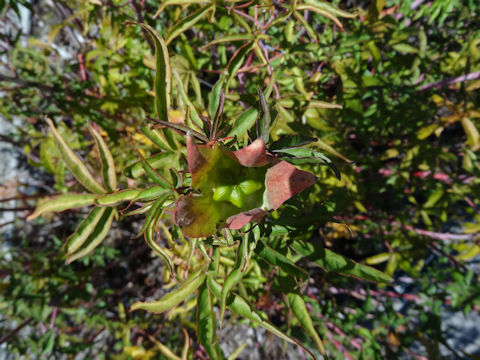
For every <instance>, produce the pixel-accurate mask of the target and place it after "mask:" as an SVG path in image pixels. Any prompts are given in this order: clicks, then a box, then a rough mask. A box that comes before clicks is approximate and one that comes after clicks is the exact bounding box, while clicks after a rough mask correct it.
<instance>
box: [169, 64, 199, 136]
mask: <svg viewBox="0 0 480 360" xmlns="http://www.w3.org/2000/svg"><path fill="white" fill-rule="evenodd" d="M173 76H174V77H175V80H176V83H177V88H178V91H179V92H180V96H181V97H182V101H183V102H184V103H185V105H187V108H188V109H189V111H190V116H191V117H192V120H193V123H194V124H195V125H196V126H198V127H199V128H200V129H202V127H203V122H202V119H201V118H200V116H199V115H198V112H197V109H196V108H195V105H193V103H192V102H191V101H190V99H189V98H188V95H187V92H186V91H185V88H184V86H183V82H182V79H181V78H180V75H178V72H177V71H176V70H175V69H173Z"/></svg>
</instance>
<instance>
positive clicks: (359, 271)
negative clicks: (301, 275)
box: [290, 241, 392, 283]
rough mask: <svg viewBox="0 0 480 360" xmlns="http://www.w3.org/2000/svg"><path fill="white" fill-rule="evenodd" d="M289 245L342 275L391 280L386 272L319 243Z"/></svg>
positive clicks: (378, 280)
mask: <svg viewBox="0 0 480 360" xmlns="http://www.w3.org/2000/svg"><path fill="white" fill-rule="evenodd" d="M290 246H291V247H292V249H294V250H295V251H296V252H298V253H299V254H301V255H303V256H304V257H306V258H307V259H308V260H310V261H313V262H314V263H315V264H317V265H318V266H320V267H321V268H322V269H324V270H325V271H333V272H336V273H339V274H342V275H347V276H353V277H356V278H360V279H364V280H368V281H373V282H382V283H388V282H390V281H391V280H392V279H391V277H390V276H388V275H387V274H384V273H383V272H381V271H379V270H377V269H375V268H373V267H370V266H366V265H362V264H359V263H357V262H355V261H353V260H350V259H349V258H346V257H344V256H342V255H340V254H336V253H334V252H333V251H330V250H328V249H325V248H323V247H322V246H321V245H320V244H312V243H310V242H306V241H294V242H293V243H292V244H291V245H290Z"/></svg>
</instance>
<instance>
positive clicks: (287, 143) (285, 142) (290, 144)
mask: <svg viewBox="0 0 480 360" xmlns="http://www.w3.org/2000/svg"><path fill="white" fill-rule="evenodd" d="M314 141H317V138H312V137H306V136H302V135H293V136H285V137H282V138H281V139H279V140H277V141H274V142H273V143H272V144H271V145H270V146H269V147H268V150H270V151H275V150H281V149H288V148H294V147H300V146H304V145H308V144H310V143H312V142H314Z"/></svg>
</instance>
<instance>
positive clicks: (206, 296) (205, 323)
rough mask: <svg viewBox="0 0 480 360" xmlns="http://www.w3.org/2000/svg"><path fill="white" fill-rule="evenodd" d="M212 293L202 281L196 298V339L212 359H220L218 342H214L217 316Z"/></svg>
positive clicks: (220, 352) (221, 356)
mask: <svg viewBox="0 0 480 360" xmlns="http://www.w3.org/2000/svg"><path fill="white" fill-rule="evenodd" d="M213 300H214V299H213V295H212V294H211V292H210V290H209V289H208V287H207V285H206V283H204V284H203V285H202V286H201V287H200V290H199V294H198V300H197V335H198V341H199V342H200V344H202V346H203V347H204V348H205V351H206V352H207V354H208V356H209V357H210V359H212V360H217V359H222V358H223V353H222V350H221V349H220V344H219V343H218V342H216V343H215V340H216V333H217V317H216V316H215V311H214V303H213Z"/></svg>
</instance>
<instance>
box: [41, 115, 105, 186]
mask: <svg viewBox="0 0 480 360" xmlns="http://www.w3.org/2000/svg"><path fill="white" fill-rule="evenodd" d="M47 123H48V125H49V126H50V130H51V132H52V135H53V138H54V140H55V143H56V145H57V148H58V150H59V151H60V154H61V155H62V158H63V160H64V161H65V163H66V165H67V167H68V168H69V169H70V171H71V172H72V174H73V176H75V178H76V179H77V180H78V182H79V183H80V184H82V185H83V186H84V187H85V188H86V189H87V190H89V191H91V192H94V193H97V194H104V193H106V192H107V190H106V189H105V188H104V187H103V186H102V185H100V184H99V183H98V182H97V181H96V180H95V179H94V178H93V176H92V174H90V172H89V171H88V169H87V167H86V166H85V164H84V163H83V161H82V160H80V158H79V157H78V156H77V155H75V153H74V152H73V151H72V150H71V149H70V147H69V146H68V145H67V143H66V142H65V140H63V138H62V137H61V136H60V134H59V133H58V131H57V129H56V128H55V125H53V121H52V120H50V119H49V118H47Z"/></svg>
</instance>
